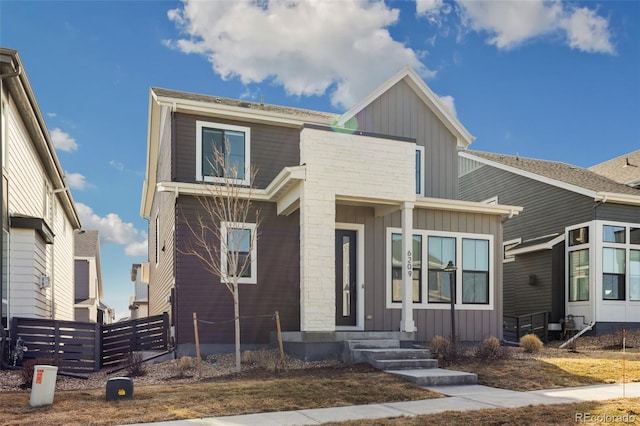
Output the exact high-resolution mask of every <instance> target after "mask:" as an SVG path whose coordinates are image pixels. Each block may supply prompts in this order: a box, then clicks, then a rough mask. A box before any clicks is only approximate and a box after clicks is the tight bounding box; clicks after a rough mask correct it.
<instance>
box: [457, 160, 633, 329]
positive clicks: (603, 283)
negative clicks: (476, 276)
mask: <svg viewBox="0 0 640 426" xmlns="http://www.w3.org/2000/svg"><path fill="white" fill-rule="evenodd" d="M459 155H460V196H461V197H462V198H464V199H467V200H473V201H481V202H482V201H483V202H500V203H515V204H518V205H522V206H524V211H523V213H522V214H521V215H519V216H518V217H517V218H514V219H513V220H510V221H508V222H507V223H506V224H505V227H504V241H503V245H504V259H503V262H504V314H505V315H508V316H521V315H528V314H531V313H536V312H548V313H549V320H550V322H551V327H552V329H560V328H561V324H562V323H564V324H565V325H568V326H569V327H572V328H575V329H582V328H584V327H586V326H589V325H594V328H595V332H596V333H600V334H602V333H608V332H611V331H614V330H619V329H620V328H622V327H626V328H631V327H636V328H637V327H640V189H637V188H634V187H631V186H628V185H625V184H622V183H619V182H616V181H614V180H611V179H609V178H607V177H605V176H602V175H600V174H598V173H596V172H595V171H592V170H589V169H584V168H581V167H577V166H574V165H571V164H566V163H561V162H557V161H546V160H538V159H532V158H523V157H519V156H512V155H503V154H495V153H488V152H479V151H466V152H460V154H459ZM624 164H625V160H624V159H622V162H621V163H620V164H619V165H620V167H622V166H623V165H624ZM605 168H606V167H605ZM624 179H627V178H626V177H625V178H624ZM629 180H630V181H634V180H635V179H633V178H631V179H629Z"/></svg>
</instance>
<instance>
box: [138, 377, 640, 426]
mask: <svg viewBox="0 0 640 426" xmlns="http://www.w3.org/2000/svg"><path fill="white" fill-rule="evenodd" d="M426 389H429V390H432V391H434V392H438V393H441V394H444V395H446V396H447V397H446V398H436V399H425V400H420V401H407V402H392V403H387V404H369V405H356V406H350V407H332V408H314V409H309V410H296V411H278V412H272V413H259V414H245V415H241V416H227V417H211V418H205V419H191V420H175V421H169V422H158V423H146V424H153V425H166V426H195V425H207V426H214V425H215V426H235V425H248V426H253V425H261V426H286V425H319V424H322V423H326V422H341V421H347V420H360V419H382V418H385V417H398V416H417V415H421V414H435V413H441V412H443V411H466V410H482V409H485V408H517V407H523V406H527V405H540V404H542V405H550V404H566V403H572V402H582V401H601V400H605V399H613V398H622V394H623V387H622V385H621V384H613V385H595V386H582V387H576V388H559V389H549V390H539V391H530V392H516V391H510V390H505V389H496V388H491V387H488V386H482V385H460V386H435V387H427V388H426ZM625 396H626V397H627V398H638V397H640V383H627V384H626V386H625ZM142 424H143V423H140V424H139V425H142Z"/></svg>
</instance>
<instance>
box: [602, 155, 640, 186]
mask: <svg viewBox="0 0 640 426" xmlns="http://www.w3.org/2000/svg"><path fill="white" fill-rule="evenodd" d="M589 170H591V171H592V172H594V173H598V174H599V175H602V176H605V177H608V178H609V179H611V180H614V181H616V182H618V183H623V184H625V185H629V186H634V187H636V186H639V185H640V149H639V150H637V151H633V152H630V153H628V154H625V155H621V156H620V157H616V158H613V159H611V160H608V161H605V162H603V163H600V164H596V165H595V166H591V167H589Z"/></svg>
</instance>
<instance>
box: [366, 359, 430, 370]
mask: <svg viewBox="0 0 640 426" xmlns="http://www.w3.org/2000/svg"><path fill="white" fill-rule="evenodd" d="M369 364H371V365H373V366H374V367H375V368H377V369H378V370H415V369H419V368H438V360H437V359H431V358H415V359H414V358H412V359H374V360H369Z"/></svg>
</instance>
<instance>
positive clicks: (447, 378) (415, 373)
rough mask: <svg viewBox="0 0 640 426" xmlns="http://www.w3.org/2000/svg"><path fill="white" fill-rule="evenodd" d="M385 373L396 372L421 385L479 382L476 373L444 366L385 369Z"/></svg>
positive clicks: (471, 383)
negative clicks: (448, 368)
mask: <svg viewBox="0 0 640 426" xmlns="http://www.w3.org/2000/svg"><path fill="white" fill-rule="evenodd" d="M385 373H390V374H395V375H396V376H400V377H402V378H403V379H405V380H409V381H411V382H414V383H416V384H418V385H420V386H446V385H475V384H477V383H478V376H477V375H476V374H474V373H465V372H462V371H453V370H445V369H443V368H429V369H415V370H385Z"/></svg>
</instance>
